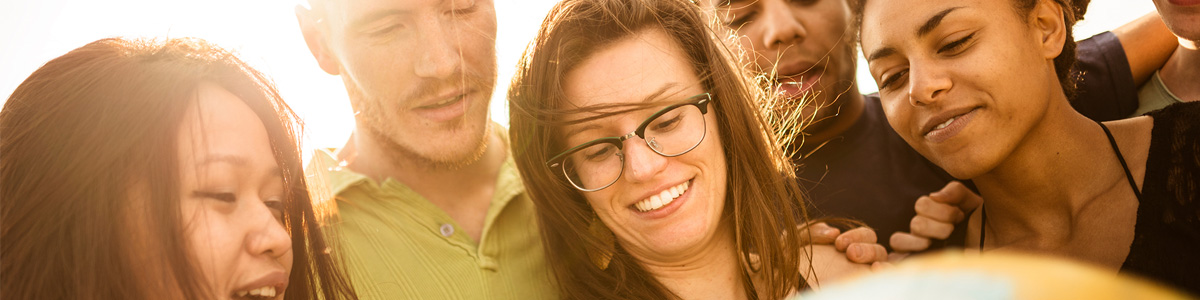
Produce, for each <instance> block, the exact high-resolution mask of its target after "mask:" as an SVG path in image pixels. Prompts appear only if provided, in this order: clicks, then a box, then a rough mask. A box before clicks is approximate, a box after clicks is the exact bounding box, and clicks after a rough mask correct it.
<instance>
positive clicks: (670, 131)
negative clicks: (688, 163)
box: [645, 105, 704, 156]
mask: <svg viewBox="0 0 1200 300" xmlns="http://www.w3.org/2000/svg"><path fill="white" fill-rule="evenodd" d="M645 133H646V134H645V135H646V145H649V146H650V149H654V151H655V152H658V154H662V155H663V156H676V155H680V154H684V153H687V152H688V151H691V150H692V148H696V145H699V144H700V141H701V140H704V114H703V113H701V112H700V108H698V107H696V106H695V105H683V106H679V107H676V108H674V109H672V110H670V111H668V112H666V113H664V114H662V115H659V116H658V117H657V118H654V120H653V121H650V123H649V124H647V125H646V131H645Z"/></svg>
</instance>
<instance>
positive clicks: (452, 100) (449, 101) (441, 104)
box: [417, 93, 467, 109]
mask: <svg viewBox="0 0 1200 300" xmlns="http://www.w3.org/2000/svg"><path fill="white" fill-rule="evenodd" d="M466 97H467V94H466V93H463V94H460V95H458V96H454V97H450V98H449V99H446V100H444V101H442V102H438V103H434V104H430V105H425V106H421V107H417V109H438V108H443V107H447V106H450V105H453V104H455V103H458V102H459V101H462V100H463V98H466Z"/></svg>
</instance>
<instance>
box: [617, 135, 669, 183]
mask: <svg viewBox="0 0 1200 300" xmlns="http://www.w3.org/2000/svg"><path fill="white" fill-rule="evenodd" d="M625 143H626V145H627V146H625V151H624V152H625V154H624V155H625V175H624V177H625V180H628V181H629V182H646V181H649V180H650V179H653V178H654V176H655V175H657V174H658V173H660V172H662V170H663V169H664V168H665V167H666V165H667V157H664V156H662V155H659V154H658V153H656V152H654V150H652V149H650V146H648V145H646V142H644V141H640V140H637V141H635V140H626V141H625Z"/></svg>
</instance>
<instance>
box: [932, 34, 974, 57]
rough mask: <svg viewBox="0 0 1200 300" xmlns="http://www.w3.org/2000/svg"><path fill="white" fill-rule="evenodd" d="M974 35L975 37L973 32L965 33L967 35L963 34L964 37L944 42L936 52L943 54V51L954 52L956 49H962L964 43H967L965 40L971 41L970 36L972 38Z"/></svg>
mask: <svg viewBox="0 0 1200 300" xmlns="http://www.w3.org/2000/svg"><path fill="white" fill-rule="evenodd" d="M974 37H975V34H974V33H972V34H969V35H967V36H965V37H963V38H961V39H958V40H955V41H953V42H950V43H948V44H946V45H945V46H942V47H941V48H938V51H937V53H938V54H943V53H948V52H956V51H958V50H961V49H962V47H963V46H965V45H966V44H967V42H970V41H971V39H972V38H974Z"/></svg>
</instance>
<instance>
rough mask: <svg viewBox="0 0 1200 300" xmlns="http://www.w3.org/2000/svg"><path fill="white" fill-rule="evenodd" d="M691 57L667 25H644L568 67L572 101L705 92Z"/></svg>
mask: <svg viewBox="0 0 1200 300" xmlns="http://www.w3.org/2000/svg"><path fill="white" fill-rule="evenodd" d="M689 61H690V59H689V58H688V57H687V55H686V54H685V53H684V52H683V50H682V48H680V46H679V45H678V43H677V42H675V41H674V40H673V39H671V38H670V37H668V36H667V35H666V33H665V32H664V31H663V30H661V29H657V28H653V29H645V30H641V31H639V32H635V33H634V34H632V35H630V36H627V37H624V38H621V39H619V40H616V41H615V42H613V43H611V44H608V45H605V46H603V49H600V50H597V51H596V52H595V53H593V54H592V55H591V56H589V57H588V58H586V59H584V60H583V61H582V62H580V63H579V65H577V66H576V67H575V68H574V69H572V70H571V71H570V72H568V73H567V74H566V77H565V81H564V90H565V93H566V97H567V101H568V102H570V104H571V105H574V106H579V107H586V106H593V105H602V104H616V103H640V102H644V101H646V100H662V99H653V98H662V97H668V98H670V99H675V98H678V97H680V96H682V97H686V96H689V95H683V94H685V93H687V92H692V91H703V88H701V87H700V80H699V78H698V77H697V76H696V74H695V71H694V70H693V68H692V66H691V64H690V63H689ZM672 96H674V97H672Z"/></svg>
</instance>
